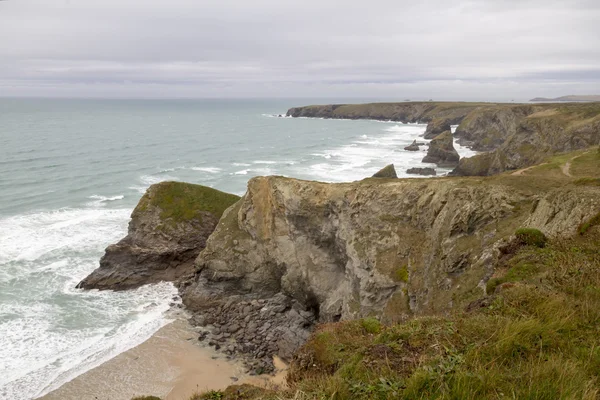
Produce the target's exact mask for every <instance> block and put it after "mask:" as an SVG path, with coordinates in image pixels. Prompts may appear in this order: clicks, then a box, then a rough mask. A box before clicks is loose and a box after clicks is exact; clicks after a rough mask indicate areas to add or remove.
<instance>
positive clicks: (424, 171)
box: [406, 168, 436, 175]
mask: <svg viewBox="0 0 600 400" xmlns="http://www.w3.org/2000/svg"><path fill="white" fill-rule="evenodd" d="M406 173H407V174H413V175H436V172H435V169H434V168H409V169H407V170H406Z"/></svg>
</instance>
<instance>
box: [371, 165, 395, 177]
mask: <svg viewBox="0 0 600 400" xmlns="http://www.w3.org/2000/svg"><path fill="white" fill-rule="evenodd" d="M373 178H398V175H397V174H396V168H394V164H390V165H386V166H385V167H383V168H382V169H380V170H379V171H377V172H376V173H375V175H373Z"/></svg>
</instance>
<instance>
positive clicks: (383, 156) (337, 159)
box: [295, 123, 427, 182]
mask: <svg viewBox="0 0 600 400" xmlns="http://www.w3.org/2000/svg"><path fill="white" fill-rule="evenodd" d="M425 128H426V125H424V124H398V123H394V125H391V126H390V125H389V124H387V125H383V126H381V127H380V128H377V129H376V130H375V131H372V132H368V133H366V134H362V135H360V136H358V137H357V138H356V139H355V140H354V141H353V142H352V143H349V144H346V145H343V146H340V147H337V148H332V149H327V150H323V151H320V152H315V153H312V155H313V156H314V157H319V158H321V160H322V161H317V162H315V163H314V164H312V165H309V166H308V168H306V167H304V168H300V167H299V166H298V167H297V168H296V169H295V172H296V174H297V175H299V176H302V175H304V176H307V177H308V178H309V179H319V180H324V181H326V182H343V181H353V180H358V179H362V178H365V177H368V176H371V175H372V174H374V173H375V172H377V171H378V170H379V169H381V168H382V167H383V166H385V165H387V164H390V163H393V164H394V165H395V167H396V171H397V172H398V175H399V176H409V175H408V174H406V172H405V171H406V169H408V168H411V167H413V166H421V165H427V164H422V163H421V160H422V159H423V157H424V155H425V154H424V153H425V152H426V147H425V146H423V147H422V148H421V151H418V152H409V151H406V150H404V147H406V146H408V145H409V144H410V143H412V141H413V140H415V139H418V141H419V142H421V141H424V140H423V139H422V138H420V137H419V136H420V135H422V134H423V133H424V132H425Z"/></svg>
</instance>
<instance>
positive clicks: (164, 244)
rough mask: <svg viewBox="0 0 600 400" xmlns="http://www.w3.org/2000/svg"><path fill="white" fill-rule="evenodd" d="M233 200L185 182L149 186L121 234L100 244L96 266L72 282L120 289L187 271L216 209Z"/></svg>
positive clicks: (209, 229)
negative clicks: (114, 240)
mask: <svg viewBox="0 0 600 400" xmlns="http://www.w3.org/2000/svg"><path fill="white" fill-rule="evenodd" d="M238 200H239V197H238V196H235V195H232V194H228V193H223V192H220V191H218V190H215V189H212V188H209V187H205V186H200V185H193V184H189V183H182V182H161V183H158V184H155V185H152V186H150V187H149V188H148V190H147V191H146V193H145V194H144V196H143V197H142V198H141V199H140V201H139V203H138V205H137V206H136V208H135V209H134V210H133V213H132V214H131V221H130V222H129V229H128V233H127V236H126V237H125V238H123V239H122V240H121V241H119V242H118V243H116V244H112V245H110V246H108V247H107V248H106V252H105V253H104V256H103V257H102V258H101V259H100V267H99V268H97V269H96V270H95V271H94V272H92V273H91V274H90V275H89V276H87V277H86V278H85V279H84V280H82V281H81V282H79V284H78V285H77V287H78V288H83V289H101V290H102V289H111V290H124V289H132V288H136V287H139V286H142V285H144V284H147V283H155V282H160V281H175V280H177V279H179V278H181V277H183V276H186V275H188V274H191V273H193V271H194V265H193V264H194V260H195V259H196V257H197V256H198V254H199V253H200V251H201V250H202V249H204V247H205V246H206V240H207V239H208V236H210V234H211V233H212V232H213V231H214V229H215V227H216V226H217V223H218V222H219V218H221V214H223V211H224V210H225V209H226V208H227V207H229V206H230V205H232V204H234V203H235V202H236V201H238Z"/></svg>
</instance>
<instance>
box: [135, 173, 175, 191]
mask: <svg viewBox="0 0 600 400" xmlns="http://www.w3.org/2000/svg"><path fill="white" fill-rule="evenodd" d="M176 180H177V178H176V177H174V176H170V175H161V176H156V175H142V176H140V181H141V182H142V183H143V184H145V185H147V186H146V188H147V187H148V186H150V185H154V184H156V183H160V182H164V181H176Z"/></svg>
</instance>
